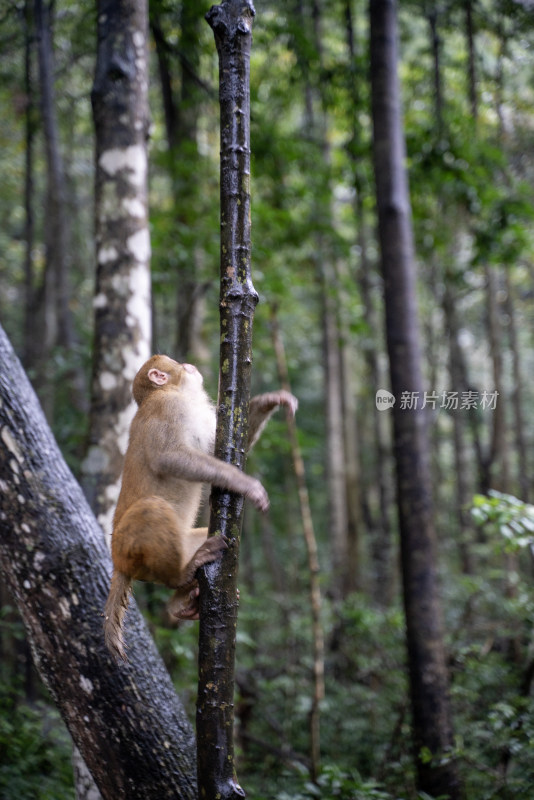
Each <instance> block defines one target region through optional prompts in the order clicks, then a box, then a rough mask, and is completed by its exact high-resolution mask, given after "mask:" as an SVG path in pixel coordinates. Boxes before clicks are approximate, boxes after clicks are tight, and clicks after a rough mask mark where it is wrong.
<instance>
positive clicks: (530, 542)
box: [471, 490, 534, 552]
mask: <svg viewBox="0 0 534 800" xmlns="http://www.w3.org/2000/svg"><path fill="white" fill-rule="evenodd" d="M471 514H472V516H473V518H474V519H475V520H476V522H477V523H478V524H479V525H481V526H486V525H490V526H491V528H493V529H494V530H495V531H497V532H498V533H499V534H500V536H501V537H502V540H501V541H500V542H499V543H498V544H499V546H500V547H501V548H502V549H504V550H505V551H507V552H513V551H517V550H520V549H522V548H527V547H528V548H529V549H530V550H531V551H532V550H533V549H534V506H532V505H531V504H530V503H524V502H523V501H521V500H518V498H517V497H514V496H513V495H510V494H504V493H503V492H497V491H495V490H491V491H490V492H489V495H488V496H485V495H480V494H477V495H475V497H474V498H473V506H472V508H471Z"/></svg>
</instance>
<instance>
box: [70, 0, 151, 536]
mask: <svg viewBox="0 0 534 800" xmlns="http://www.w3.org/2000/svg"><path fill="white" fill-rule="evenodd" d="M147 32H148V19H147V7H146V0H118V2H110V0H99V4H98V52H97V64H96V74H95V80H94V85H93V92H92V102H93V115H94V121H95V131H96V198H95V207H96V213H95V220H96V248H97V253H96V255H97V277H96V289H95V298H94V308H95V336H94V347H93V379H92V391H91V414H90V431H89V448H88V453H87V457H86V459H85V461H84V464H83V485H84V490H85V492H86V494H87V497H88V499H89V501H90V503H91V506H92V507H93V508H94V509H95V511H96V513H97V517H98V520H99V522H100V523H101V525H102V527H103V528H104V531H105V532H106V533H110V532H111V520H112V515H113V510H114V507H115V503H116V500H117V497H118V493H119V489H120V477H119V476H120V473H121V469H122V462H123V457H124V453H125V451H126V446H127V443H128V429H129V426H130V422H131V420H132V418H133V415H134V413H135V404H134V402H133V400H132V398H131V383H132V380H133V378H134V376H135V374H136V372H137V370H138V369H139V367H140V366H141V364H142V363H143V362H144V361H146V359H147V358H148V357H149V355H150V342H151V302H150V294H151V292H150V235H149V230H148V211H147V147H146V141H147V135H148V124H149V118H148V67H147V59H148V51H147Z"/></svg>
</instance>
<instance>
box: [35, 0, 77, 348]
mask: <svg viewBox="0 0 534 800" xmlns="http://www.w3.org/2000/svg"><path fill="white" fill-rule="evenodd" d="M34 9H35V24H36V32H37V51H38V56H39V75H40V84H41V109H42V117H43V131H44V139H45V150H46V163H47V208H46V212H47V219H46V228H45V235H46V262H47V263H46V271H47V273H48V272H49V273H50V278H49V279H48V280H47V281H46V288H47V289H48V292H49V298H47V300H45V308H46V329H45V330H46V333H45V343H46V348H47V352H48V351H49V350H50V349H51V348H52V347H53V346H54V345H55V344H59V345H61V346H62V347H64V348H66V349H69V348H70V347H72V345H73V342H74V328H73V322H72V315H71V312H70V309H69V300H70V287H69V282H68V274H69V256H68V245H69V231H68V229H67V225H68V218H69V217H68V210H67V188H66V181H65V170H64V166H63V159H62V156H61V149H60V144H59V127H58V122H57V114H56V101H55V92H54V62H53V49H52V28H51V18H50V5H49V4H48V3H47V2H46V0H35V6H34ZM45 290H46V289H45Z"/></svg>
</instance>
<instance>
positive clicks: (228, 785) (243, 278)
mask: <svg viewBox="0 0 534 800" xmlns="http://www.w3.org/2000/svg"><path fill="white" fill-rule="evenodd" d="M254 13H255V12H254V6H253V5H252V2H243V0H223V3H222V4H221V5H219V6H213V7H212V8H211V10H210V11H209V12H208V14H207V15H206V18H207V20H208V22H209V24H210V25H211V27H212V29H213V33H214V36H215V43H216V46H217V52H218V55H219V103H220V117H221V118H220V138H221V290H220V328H221V348H220V371H219V397H218V415H217V432H216V440H215V455H216V456H217V457H218V458H220V459H221V460H223V461H226V462H229V463H233V464H235V465H236V466H238V467H240V468H241V469H242V468H243V467H244V464H245V451H246V436H247V418H248V403H249V398H250V373H251V365H252V322H253V318H254V309H255V306H256V303H257V301H258V295H257V293H256V290H255V289H254V286H253V284H252V277H251V243H250V50H251V45H252V21H253V18H254ZM211 498H212V499H211V502H212V505H211V515H210V524H209V533H210V534H213V533H215V531H218V532H220V533H221V534H223V535H226V537H227V538H228V540H229V541H230V542H231V547H229V548H228V550H226V551H225V552H224V554H223V557H222V559H221V561H219V562H215V563H214V564H209V565H208V566H207V567H205V568H203V569H201V570H200V571H199V586H200V631H199V681H198V698H197V741H198V751H197V752H198V758H197V769H198V773H197V774H198V786H199V796H200V797H205V798H215V797H218V798H221V799H222V800H235V798H242V797H244V796H245V793H244V792H243V789H242V788H241V787H240V786H239V783H238V782H237V775H236V771H235V762H234V740H233V719H234V682H235V635H236V627H237V601H236V596H237V570H238V557H239V539H240V530H241V523H242V514H243V497H241V496H239V495H235V494H231V493H229V492H227V491H223V490H220V489H213V490H212V496H211Z"/></svg>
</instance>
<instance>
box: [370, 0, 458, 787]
mask: <svg viewBox="0 0 534 800" xmlns="http://www.w3.org/2000/svg"><path fill="white" fill-rule="evenodd" d="M370 21H371V90H372V112H373V126H374V133H373V144H374V159H375V176H376V192H377V205H378V221H379V238H380V248H381V256H382V258H381V263H382V273H383V277H384V300H385V312H386V340H387V347H388V354H389V365H390V373H391V388H392V392H393V394H394V396H395V398H396V403H395V406H394V408H393V428H394V431H393V433H394V445H395V462H396V467H397V493H398V496H397V502H398V511H399V528H400V537H401V560H402V575H403V587H404V605H405V612H406V633H407V644H408V663H409V672H410V686H411V703H412V715H413V738H414V746H415V751H414V756H415V763H416V768H417V775H418V788H419V789H420V790H423V791H425V792H427V793H429V794H431V795H436V796H437V795H448V796H449V798H458V797H459V796H460V788H459V783H458V776H457V772H456V765H455V763H454V761H452V760H450V761H449V760H447V759H445V760H444V759H443V756H444V755H446V756H450V750H451V748H452V746H453V736H452V724H451V713H450V700H449V694H448V677H447V669H446V663H445V653H444V648H443V635H442V622H441V608H440V603H439V599H438V592H437V571H436V563H435V561H436V555H435V532H434V523H433V510H432V499H431V485H430V468H429V452H428V433H427V429H426V414H425V412H424V411H422V410H421V409H420V410H415V409H409V408H403V407H402V401H401V398H402V396H403V392H408V393H409V394H410V395H411V394H412V393H414V395H415V396H419V397H422V395H423V381H422V375H421V364H420V361H421V353H420V341H419V328H418V321H417V305H416V285H415V265H414V258H415V256H414V246H413V240H412V229H411V209H410V200H409V193H408V185H407V177H406V172H405V166H404V161H405V144H404V135H403V129H402V118H401V108H400V88H399V85H398V77H397V19H396V2H394V0H372V1H371V3H370ZM425 754H427V755H429V756H430V758H425V757H424V755H425Z"/></svg>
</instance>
